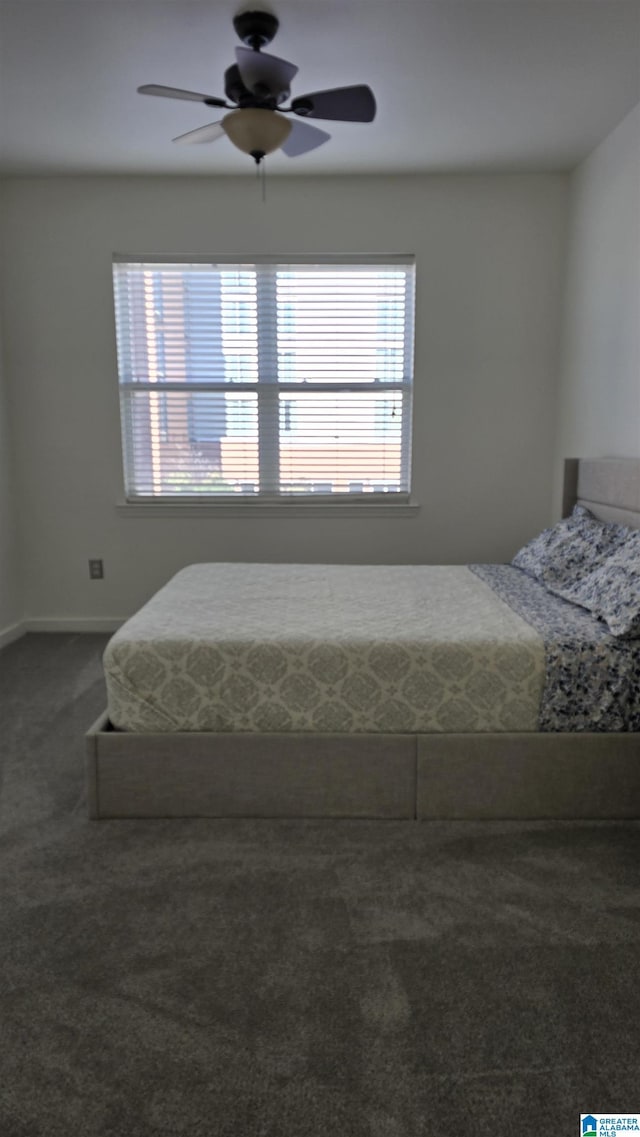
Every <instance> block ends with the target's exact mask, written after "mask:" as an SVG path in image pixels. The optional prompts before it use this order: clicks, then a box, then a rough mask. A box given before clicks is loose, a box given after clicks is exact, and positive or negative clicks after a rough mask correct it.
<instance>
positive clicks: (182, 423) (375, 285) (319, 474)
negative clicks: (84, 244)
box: [113, 258, 413, 501]
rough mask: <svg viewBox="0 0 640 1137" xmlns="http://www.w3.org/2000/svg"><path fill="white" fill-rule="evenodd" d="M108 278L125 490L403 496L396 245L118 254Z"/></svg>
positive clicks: (405, 472)
mask: <svg viewBox="0 0 640 1137" xmlns="http://www.w3.org/2000/svg"><path fill="white" fill-rule="evenodd" d="M113 278H114V295H115V312H116V332H117V345H118V369H119V377H120V403H121V415H122V435H123V453H124V466H125V485H126V494H127V499H128V500H130V501H136V500H148V499H159V498H160V499H167V498H170V499H175V498H176V497H179V498H181V499H184V498H189V497H192V498H196V500H203V497H207V496H211V495H215V497H216V499H217V500H220V497H221V495H222V496H223V497H224V496H226V495H233V496H234V498H236V496H237V495H241V496H243V495H244V496H251V497H253V498H254V499H255V496H256V495H260V496H261V497H266V498H270V499H277V500H280V499H283V498H287V497H291V496H295V497H296V498H297V499H299V498H300V496H301V495H302V496H305V495H313V496H314V497H316V496H318V495H321V496H329V497H333V495H338V494H340V495H343V494H349V495H352V496H353V495H357V496H363V497H364V495H366V499H367V500H373V497H374V495H380V494H384V495H390V494H391V495H396V499H399V498H405V499H406V496H407V494H408V492H409V488H410V448H411V395H412V360H413V264H412V263H411V261H410V260H409V259H408V258H393V259H391V258H390V259H389V260H381V261H379V262H378V261H376V262H373V261H369V260H367V261H364V260H361V261H356V262H355V263H350V262H348V261H344V262H343V261H340V262H338V261H332V262H330V263H329V262H323V263H318V264H309V263H291V264H288V263H287V264H283V263H271V262H269V263H264V262H261V263H253V262H251V263H235V264H230V263H229V264H227V263H218V264H208V263H189V264H186V263H185V264H182V263H181V264H178V263H175V264H174V263H167V262H162V263H155V262H146V261H145V262H142V261H132V260H129V259H127V260H124V259H122V260H117V261H116V262H115V263H114V266H113ZM386 500H389V498H388V497H386Z"/></svg>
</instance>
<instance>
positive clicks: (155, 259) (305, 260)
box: [112, 254, 419, 516]
mask: <svg viewBox="0 0 640 1137" xmlns="http://www.w3.org/2000/svg"><path fill="white" fill-rule="evenodd" d="M415 260H416V259H415V255H413V254H357V255H356V254H348V255H344V254H343V255H337V254H333V255H321V256H318V255H316V256H305V257H292V256H289V255H283V256H276V255H273V256H271V255H269V256H222V257H221V256H216V257H211V256H202V255H198V256H176V255H171V256H166V255H154V256H150V255H148V254H144V255H132V254H114V255H113V258H112V268H113V269H114V270H115V267H116V266H117V265H119V264H128V265H147V264H148V265H151V266H152V265H154V264H158V265H163V266H164V265H167V266H170V265H175V266H178V265H187V264H188V265H191V264H193V265H198V264H201V265H211V266H212V267H214V268H216V267H220V268H224V266H225V265H230V266H246V267H247V268H248V269H250V268H251V267H252V266H260V265H267V266H269V267H272V268H273V269H274V276H273V277H268V276H266V275H265V274H260V273H258V274H257V276H256V289H257V291H258V300H257V303H256V313H257V321H258V329H257V340H258V345H259V346H258V376H257V382H256V383H255V384H253V383H249V382H246V383H245V382H243V383H238V384H232V383H207V382H202V381H197V382H192V383H184V382H181V383H175V384H174V383H171V382H166V381H165V382H163V384H162V387H161V390H160V391H158V390H157V387H155V385H154V390H155V393H156V394H163V393H169V392H171V391H172V390H179V391H180V392H184V393H185V394H186V393H188V394H190V395H191V394H194V393H198V392H199V393H202V394H205V393H207V392H212V391H216V392H221V391H229V389H230V388H233V389H235V391H236V392H239V391H246V393H247V394H249V393H251V392H253V391H254V390H256V389H257V390H259V397H258V399H257V407H258V410H257V413H258V416H259V429H258V439H259V441H258V448H259V460H258V461H259V471H260V488H259V489H258V491H256V492H255V493H252V494H249V493H234V494H222V493H221V494H207V493H197V494H129V495H127V492H126V484H127V468H128V461H129V458H128V455H127V446H128V444H129V445H130V443H131V440H132V435H131V434H130V433H128V432H127V428H126V422H127V412H126V411H125V408H124V405H123V400H122V392H123V391H128V390H131V389H137V390H140V389H141V388H143V389H145V388H144V384H142V383H139V382H122V380H121V378H120V368H119V367H118V369H117V370H118V388H119V392H120V394H121V398H120V404H121V405H120V415H121V431H122V460H123V462H122V469H123V475H124V479H125V481H124V486H123V489H124V495H123V499H122V500H121V501H120V502H118V503H117V509H118V511H119V512H121V513H123V514H127V515H133V514H135V515H137V516H140V515H142V514H146V515H148V516H155V515H157V514H159V513H163V514H167V515H172V516H184V515H186V514H189V515H192V516H201V515H203V514H207V513H218V512H224V513H228V512H233V513H237V514H240V515H246V514H249V513H253V514H259V513H262V512H264V511H268V512H269V513H271V514H279V513H281V514H295V515H304V514H306V513H308V512H313V513H323V514H326V515H327V516H329V515H333V514H336V513H340V514H342V515H347V514H352V513H363V512H364V513H367V514H376V513H379V514H385V515H387V514H389V513H394V514H411V513H414V512H415V511H416V510H417V509H419V506H418V504H417V503H416V502H415V500H414V499H413V498H412V489H411V483H412V441H413V439H412V432H413V393H414V350H415V337H414V316H415V272H416V263H415ZM297 265H300V266H305V265H309V266H314V265H318V266H324V265H326V266H328V267H329V268H330V267H331V266H332V265H335V266H336V267H338V266H342V267H344V268H346V269H347V270H348V268H349V267H351V266H353V267H354V268H355V267H358V268H360V267H364V268H366V267H367V265H371V266H376V265H378V266H384V268H390V269H392V268H393V267H394V266H395V265H398V266H402V267H403V268H405V269H406V270H407V280H408V281H409V288H408V294H407V297H406V304H405V310H404V316H405V320H404V339H405V348H404V360H405V364H406V373H405V374H404V376H403V379H402V381H401V382H400V381H398V382H395V381H389V382H388V383H387V382H386V381H384V382H381V381H380V380H377V381H375V382H374V381H370V382H353V381H352V382H350V383H349V382H345V383H344V384H340V383H331V382H328V383H326V390H327V392H330V393H338V392H340V391H341V390H342V391H348V392H354V391H355V392H362V393H365V392H366V391H367V390H377V391H380V390H381V389H383V390H384V388H385V387H387V386H388V387H389V388H390V391H399V392H400V396H401V399H402V400H403V401H404V400H405V399H408V410H405V409H404V408H403V413H402V431H401V460H402V478H401V479H400V482H401V484H402V481H403V479H404V480H405V483H406V486H407V489H406V491H405V490H392V491H386V490H385V491H383V492H376V491H372V490H367V491H366V492H357V491H351V490H348V491H336V490H334V491H332V492H331V493H329V494H322V493H318V492H313V490H311V491H310V492H308V493H305V492H300V491H297V492H289V493H287V492H286V491H285V492H283V491H281V490H277V489H276V490H274V488H273V487H274V486H277V484H278V482H279V480H280V474H279V468H278V453H279V445H280V441H281V435H282V431H283V429H284V431H285V434H286V431H287V429H290V427H289V428H287V427H286V426H285V427H283V426H282V424H281V422H280V417H279V405H278V400H279V398H280V397H282V396H285V397H286V396H292V397H295V395H296V393H297V394H300V391H301V387H302V384H301V383H300V382H295V381H294V382H289V383H288V382H286V381H283V380H280V381H279V380H278V379H277V377H276V378H273V376H274V375H276V376H277V366H276V365H274V362H277V357H274V359H273V360H272V359H270V353H271V354H274V345H275V343H276V338H277V337H274V336H273V335H272V334H271V335H270V334H269V333H268V332H267V333H266V335H265V334H264V332H265V322H268V321H269V320H273V318H274V314H275V313H276V312H277V306H276V304H275V297H274V296H273V295H272V296H271V298H269V299H267V300H266V301H265V299H264V298H263V299H262V300H261V299H260V295H259V294H260V290H261V289H264V288H271V290H272V291H273V284H274V281H275V273H276V272H277V271H278V270H279V269H283V270H284V269H286V268H287V267H289V266H292V267H295V266H297ZM114 303H115V287H114ZM261 325H262V326H261ZM261 341H264V342H261ZM305 386H306V384H305ZM310 386H311V387H312V389H313V390H315V391H318V390H320V389H321V387H322V384H320V383H317V384H316V383H313V384H312V385H310ZM146 389H148V388H146ZM270 395H271V396H272V398H271V399H270V398H269V396H270ZM289 401H290V400H287V402H289ZM289 410H290V419H291V420H293V418H294V415H295V409H294V408H293V407H292V406H291V407H289ZM376 420H377V411H376ZM374 429H375V433H376V434H378V427H377V425H376V427H375V428H374ZM270 431H271V433H269V432H270ZM265 436H266V437H267V439H268V442H267V445H266V447H263V445H262V440H263V439H264V438H265ZM274 439H275V443H276V444H275V445H274Z"/></svg>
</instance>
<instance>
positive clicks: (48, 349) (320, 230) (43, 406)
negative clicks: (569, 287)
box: [3, 174, 567, 620]
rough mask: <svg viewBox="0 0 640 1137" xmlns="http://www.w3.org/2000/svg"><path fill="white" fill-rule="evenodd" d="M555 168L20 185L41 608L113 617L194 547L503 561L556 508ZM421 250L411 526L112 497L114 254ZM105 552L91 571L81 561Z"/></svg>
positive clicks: (18, 357)
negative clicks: (194, 511)
mask: <svg viewBox="0 0 640 1137" xmlns="http://www.w3.org/2000/svg"><path fill="white" fill-rule="evenodd" d="M566 191H567V178H566V177H564V176H562V175H551V174H546V175H495V176H493V175H491V176H435V177H404V178H318V179H298V178H291V179H289V178H287V179H281V180H278V179H272V180H271V181H269V182H268V201H267V203H266V205H263V204H262V202H261V200H260V193H259V187H258V184H257V182H256V181H255V180H254V179H253V177H250V176H249V177H246V178H237V179H230V178H228V179H224V178H218V179H213V178H212V179H208V178H207V179H205V178H199V179H198V178H193V179H182V178H173V179H172V178H133V179H125V178H122V179H117V178H114V179H109V178H95V179H82V178H69V179H20V180H8V181H7V182H6V184H5V200H6V210H5V216H4V223H5V258H4V263H3V271H4V272H5V274H6V279H7V281H8V282H9V284H10V287H8V288H7V291H6V301H5V309H6V311H5V328H6V358H7V366H8V371H9V376H10V381H11V385H12V393H13V405H14V408H15V419H14V426H15V431H16V438H17V446H18V472H19V478H20V484H21V516H22V518H23V519H24V524H23V541H24V550H25V557H24V581H25V589H26V609H27V613H28V615H29V616H30V617H32V618H35V619H55V618H61V619H67V620H70V619H74V618H75V619H77V620H82V619H83V618H85V617H104V618H107V619H108V618H111V617H122V616H126V615H128V614H129V613H130V612H131V611H133V610H134V609H135V608H136V607H137V606H138V605H139V604H140V603H141V602H142V601H144V599H146V598H147V597H148V596H149V595H150V593H151V592H153V591H154V590H155V589H156V588H157V587H159V586H160V585H161V584H162V583H163V582H164V581H165V580H166V579H167V577H168V576H169V575H171V574H172V573H173V572H174V571H176V570H177V569H178V568H180V567H181V566H183V565H185V564H188V563H191V562H195V561H203V560H250V561H261V560H264V561H325V562H327V561H328V562H331V561H339V562H367V561H368V562H372V563H375V562H420V561H426V562H445V563H447V562H464V561H468V560H480V561H485V560H486V561H488V560H504V559H507V558H509V557H510V556H511V555H512V554H513V552H514V550H515V549H516V548H517V547H518V546H519V545H520V544H521V543H522V542H523V541H524V540H525V539H526V538H528V537H529V536H530V535H531V534H532V533H534V532H535V531H536V530H539V529H540V528H541V527H542V526H543V525H545V524H546V523H548V521H549V510H550V501H551V487H552V459H553V433H554V416H555V401H556V393H557V391H556V387H557V366H558V358H557V351H558V345H559V336H560V328H559V322H560V298H561V289H562V279H563V269H564V252H565V248H564V246H565V220H566V218H565V212H566V200H567V192H566ZM349 251H353V252H401V253H402V252H410V253H415V254H416V257H417V270H418V274H417V311H416V360H415V429H414V496H415V498H416V499H417V500H418V501H419V502H420V503H421V507H422V508H421V511H420V512H419V513H418V514H417V516H411V517H395V518H393V517H392V518H391V519H389V518H387V517H364V518H353V517H351V518H349V519H346V518H331V517H316V516H310V517H304V518H299V517H298V518H292V517H285V518H282V517H278V518H273V517H266V518H264V519H263V518H257V519H256V518H252V519H247V518H238V517H219V516H216V517H210V518H206V519H203V518H192V517H184V518H177V519H176V518H167V517H155V518H148V519H146V518H145V519H137V520H135V521H133V520H130V519H129V518H127V517H123V516H121V515H119V514H118V513H117V512H116V509H115V503H116V502H117V501H119V500H121V499H122V476H121V465H120V434H119V431H120V428H119V415H118V394H117V374H116V354H115V340H114V327H113V309H112V294H111V255H112V253H114V252H119V253H133V254H141V253H146V254H166V255H171V254H175V255H178V256H187V255H188V254H189V253H193V254H195V253H200V254H201V253H211V255H212V256H215V255H216V254H219V255H223V254H230V255H234V254H245V253H249V254H250V253H273V254H283V255H286V254H287V253H290V254H294V253H299V254H301V253H308V254H313V253H332V252H340V253H344V252H349ZM88 557H103V558H104V561H105V573H106V575H105V580H104V581H103V582H100V583H95V582H90V581H89V580H88V573H87V558H88Z"/></svg>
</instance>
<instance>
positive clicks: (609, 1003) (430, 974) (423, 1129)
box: [0, 635, 640, 1137]
mask: <svg viewBox="0 0 640 1137" xmlns="http://www.w3.org/2000/svg"><path fill="white" fill-rule="evenodd" d="M104 643H105V637H102V636H53V635H51V636H44V635H31V636H28V637H26V638H25V639H23V640H21V641H19V642H18V643H16V644H13V645H11V646H10V647H9V648H7V649H5V650H4V651H3V652H2V653H0V708H1V718H2V723H1V749H2V779H3V780H2V797H1V806H0V827H1V837H0V850H1V857H0V866H1V867H0V873H1V908H0V955H1V956H2V976H1V979H0V1002H1V1006H0V1014H1V1018H0V1134H2V1137H161V1135H162V1137H174V1135H182V1134H185V1135H189V1137H200V1135H207V1137H218V1135H220V1137H320V1135H323V1137H324V1135H325V1134H326V1135H330V1137H417V1135H424V1137H439V1135H440V1134H443V1135H445V1134H446V1135H447V1137H450V1135H451V1137H453V1135H456V1137H459V1135H462V1137H489V1135H491V1137H511V1135H514V1137H515V1135H516V1134H517V1135H518V1137H521V1135H522V1134H523V1133H525V1132H527V1133H528V1132H536V1133H541V1134H542V1133H544V1134H546V1133H554V1135H561V1137H564V1135H565V1134H566V1135H567V1137H574V1135H576V1134H577V1133H578V1115H579V1113H580V1112H587V1111H591V1112H605V1111H606V1112H610V1113H619V1112H631V1111H633V1110H640V1026H639V1024H640V828H639V827H638V826H637V825H636V824H629V823H626V824H625V823H595V824H591V823H566V824H565V823H523V822H518V823H495V822H485V823H478V824H476V823H465V822H461V823H422V824H420V823H415V822H403V821H400V822H355V821H353V822H348V821H347V822H345V821H329V822H321V821H314V822H290V821H246V822H244V821H201V820H196V821H135V822H131V821H129V822H127V821H111V822H106V821H101V822H88V821H86V820H85V814H84V802H83V769H82V762H83V732H84V730H85V729H86V728H87V727H88V726H89V725H90V724H91V722H92V721H93V720H94V718H95V717H96V716H97V715H98V713H99V712H100V711H101V710H102V708H103V706H104V690H103V685H102V680H101V671H100V653H101V649H102V647H103V645H104Z"/></svg>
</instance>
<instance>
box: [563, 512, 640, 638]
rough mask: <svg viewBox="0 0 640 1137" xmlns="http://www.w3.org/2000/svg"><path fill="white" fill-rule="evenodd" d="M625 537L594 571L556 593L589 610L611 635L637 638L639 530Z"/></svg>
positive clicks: (639, 633) (639, 625) (639, 613)
mask: <svg viewBox="0 0 640 1137" xmlns="http://www.w3.org/2000/svg"><path fill="white" fill-rule="evenodd" d="M626 534H627V536H626V539H625V540H624V543H623V544H621V545H620V547H619V548H618V549H616V551H615V552H614V553H612V554H611V556H609V557H607V559H606V560H605V561H604V562H603V564H601V565H600V566H599V567H598V568H596V569H595V570H594V571H593V572H590V573H588V575H587V576H585V577H582V579H580V580H577V581H575V583H574V584H573V586H572V587H570V588H565V589H563V590H556V589H553V591H554V592H556V591H557V592H558V595H560V596H562V597H563V598H564V599H565V600H570V601H571V602H572V603H573V604H580V605H581V607H583V608H588V609H589V611H590V612H593V615H594V616H597V617H598V619H599V620H604V622H605V624H606V625H607V627H608V629H609V631H610V632H611V633H612V635H614V636H625V637H627V638H629V639H631V638H634V639H635V638H636V637H637V636H640V531H637V530H626Z"/></svg>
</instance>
